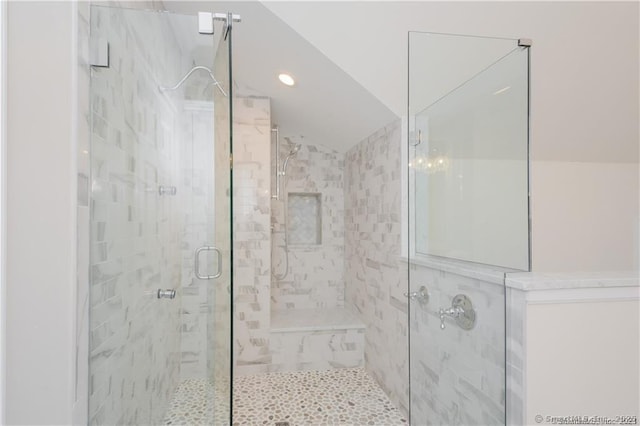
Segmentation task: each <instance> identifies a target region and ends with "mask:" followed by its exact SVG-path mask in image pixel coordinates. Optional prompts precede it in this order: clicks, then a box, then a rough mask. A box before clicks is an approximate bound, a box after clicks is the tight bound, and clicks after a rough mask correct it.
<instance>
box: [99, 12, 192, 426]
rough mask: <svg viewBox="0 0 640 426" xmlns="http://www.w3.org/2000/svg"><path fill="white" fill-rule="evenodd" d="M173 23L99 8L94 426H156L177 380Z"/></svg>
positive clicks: (177, 68)
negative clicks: (103, 61) (165, 190)
mask: <svg viewBox="0 0 640 426" xmlns="http://www.w3.org/2000/svg"><path fill="white" fill-rule="evenodd" d="M168 19H169V18H168V17H167V16H166V15H163V14H159V15H157V16H153V19H149V16H148V12H145V13H142V12H135V11H130V10H123V9H119V8H103V7H92V9H91V26H92V31H93V32H94V33H93V34H92V36H94V35H95V36H96V37H102V38H106V39H107V40H108V42H109V44H110V68H103V69H98V68H93V69H92V71H91V72H92V73H93V78H92V89H91V100H90V108H91V112H90V114H91V122H92V135H91V139H92V143H91V191H90V200H89V202H90V206H91V217H90V226H91V259H90V305H91V307H90V349H89V351H90V377H89V422H90V423H91V424H153V423H157V422H158V421H160V420H161V419H162V416H163V414H164V407H166V406H167V404H168V401H169V399H170V396H171V394H172V392H173V389H174V388H175V386H176V384H177V381H178V378H179V377H178V376H179V363H180V359H179V353H180V316H179V312H178V307H179V306H180V299H179V298H176V299H175V300H173V301H169V300H167V299H163V300H158V299H157V298H156V296H155V293H156V292H157V290H158V289H160V288H162V289H167V288H176V287H178V286H179V283H180V275H181V268H180V259H181V256H180V244H179V236H180V232H181V225H180V219H181V213H180V209H179V205H178V202H177V198H176V197H170V196H160V195H159V194H158V186H159V185H167V186H176V185H178V181H179V178H178V168H179V163H178V158H179V151H178V146H177V143H178V142H179V140H180V139H181V138H180V136H181V127H180V124H179V119H180V118H179V117H178V116H177V115H176V113H175V111H176V110H178V111H179V110H180V109H181V108H180V107H179V106H176V104H175V102H174V101H173V100H172V99H173V98H169V97H167V96H166V95H163V94H162V93H161V92H159V91H158V89H157V85H158V84H159V82H165V81H175V80H176V79H177V78H179V76H180V74H181V73H182V72H183V70H184V68H185V67H186V66H188V61H187V58H185V57H183V56H182V54H181V52H180V49H179V46H178V43H177V41H176V40H175V39H174V38H173V36H172V31H170V30H169V25H168V21H167V20H168ZM159 319H162V321H160V320H159ZM157 407H163V409H160V410H159V409H157Z"/></svg>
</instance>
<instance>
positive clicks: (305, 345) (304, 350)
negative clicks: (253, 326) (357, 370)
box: [269, 328, 364, 372]
mask: <svg viewBox="0 0 640 426" xmlns="http://www.w3.org/2000/svg"><path fill="white" fill-rule="evenodd" d="M270 347H271V357H272V360H271V365H270V366H269V372H275V371H308V370H316V371H321V370H331V369H333V368H354V367H362V366H363V365H364V329H362V328H343V329H333V330H331V329H325V330H313V331H310V330H307V331H286V332H272V333H271V342H270Z"/></svg>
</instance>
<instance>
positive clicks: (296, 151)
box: [287, 144, 301, 157]
mask: <svg viewBox="0 0 640 426" xmlns="http://www.w3.org/2000/svg"><path fill="white" fill-rule="evenodd" d="M300 146H301V145H300V144H296V145H294V146H293V148H291V151H289V155H287V157H293V156H294V155H296V154H297V153H298V151H300Z"/></svg>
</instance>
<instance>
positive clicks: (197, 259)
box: [193, 246, 222, 280]
mask: <svg viewBox="0 0 640 426" xmlns="http://www.w3.org/2000/svg"><path fill="white" fill-rule="evenodd" d="M203 251H215V252H216V254H217V256H218V270H217V271H216V273H215V274H214V275H202V274H200V253H201V252H203ZM194 263H195V264H194V265H193V270H194V273H195V275H196V278H198V279H200V280H211V279H214V278H218V277H219V276H220V275H222V252H221V251H220V250H219V249H218V248H216V247H213V246H202V247H200V248H198V249H196V253H195V261H194Z"/></svg>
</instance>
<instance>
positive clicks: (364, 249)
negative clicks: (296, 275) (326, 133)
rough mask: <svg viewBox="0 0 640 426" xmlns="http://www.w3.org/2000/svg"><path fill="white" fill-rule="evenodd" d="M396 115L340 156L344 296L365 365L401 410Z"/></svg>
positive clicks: (403, 371) (403, 372)
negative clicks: (358, 329) (360, 327)
mask: <svg viewBox="0 0 640 426" xmlns="http://www.w3.org/2000/svg"><path fill="white" fill-rule="evenodd" d="M400 143H401V131H400V120H397V121H394V122H392V123H389V124H388V125H387V126H385V127H383V128H381V129H380V130H379V131H378V132H376V133H374V134H373V135H371V136H369V137H368V138H367V139H365V140H363V141H362V142H360V143H359V144H358V145H356V146H355V147H353V148H352V149H351V150H349V151H348V152H347V154H346V157H345V230H346V237H345V245H346V247H345V252H346V254H345V258H346V273H345V274H346V300H347V305H348V306H350V307H353V308H354V309H355V310H356V311H357V313H358V315H359V316H360V319H361V320H362V322H363V323H364V324H366V326H367V327H366V331H365V367H366V369H367V372H368V373H369V374H371V376H372V377H374V378H375V380H376V381H377V382H378V384H379V385H380V387H381V388H382V389H383V390H384V391H385V393H386V394H387V395H388V396H389V399H391V401H392V402H393V403H394V404H396V405H397V406H398V407H399V408H400V410H401V411H402V412H403V413H405V414H406V413H408V407H409V382H408V378H409V362H408V357H407V354H408V342H407V299H406V297H403V293H404V292H405V291H406V287H407V276H406V273H404V274H403V271H406V265H405V266H404V267H402V265H401V264H400V263H399V256H400V252H401V250H400V249H401V247H400V244H401V242H400V223H401V221H400V203H401V186H400V173H401V161H400Z"/></svg>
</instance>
